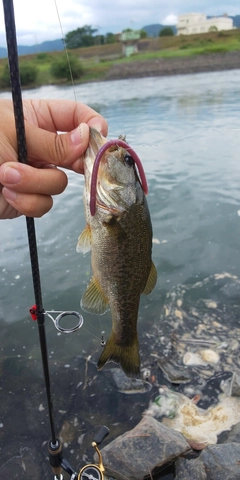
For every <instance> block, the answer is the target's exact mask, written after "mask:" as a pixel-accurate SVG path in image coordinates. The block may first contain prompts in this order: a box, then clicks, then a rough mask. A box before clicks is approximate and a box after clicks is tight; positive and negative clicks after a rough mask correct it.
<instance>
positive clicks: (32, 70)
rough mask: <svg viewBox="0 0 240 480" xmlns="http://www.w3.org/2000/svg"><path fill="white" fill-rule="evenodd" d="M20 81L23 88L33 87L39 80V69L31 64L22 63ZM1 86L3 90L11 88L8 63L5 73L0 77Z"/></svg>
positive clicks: (20, 65)
mask: <svg viewBox="0 0 240 480" xmlns="http://www.w3.org/2000/svg"><path fill="white" fill-rule="evenodd" d="M19 72H20V80H21V84H22V85H23V86H27V85H32V84H33V83H34V82H35V81H36V78H37V74H38V68H37V67H36V65H34V64H33V63H31V62H21V63H20V64H19ZM0 85H1V87H2V88H8V87H10V73H9V66H8V63H6V65H5V66H4V69H3V73H2V75H1V77H0Z"/></svg>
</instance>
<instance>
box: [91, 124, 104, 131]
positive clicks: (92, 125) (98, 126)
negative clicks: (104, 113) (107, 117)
mask: <svg viewBox="0 0 240 480" xmlns="http://www.w3.org/2000/svg"><path fill="white" fill-rule="evenodd" d="M91 128H95V130H97V131H98V132H99V133H101V132H102V125H101V123H98V122H96V123H92V124H91Z"/></svg>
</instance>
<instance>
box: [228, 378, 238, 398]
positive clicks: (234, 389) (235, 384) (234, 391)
mask: <svg viewBox="0 0 240 480" xmlns="http://www.w3.org/2000/svg"><path fill="white" fill-rule="evenodd" d="M230 395H232V396H233V397H240V375H238V373H236V372H234V373H233V376H232V381H231V386H230Z"/></svg>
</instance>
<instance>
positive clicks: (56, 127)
mask: <svg viewBox="0 0 240 480" xmlns="http://www.w3.org/2000/svg"><path fill="white" fill-rule="evenodd" d="M29 103H30V105H29ZM29 107H31V108H29ZM24 117H25V120H27V121H29V122H30V123H33V124H34V125H37V126H38V127H40V128H42V129H44V130H48V131H49V132H57V131H60V132H70V131H71V130H74V129H75V128H76V127H78V125H79V124H80V123H87V124H88V125H89V127H94V128H96V129H97V130H98V131H100V132H101V133H102V134H103V135H104V136H106V135H107V132H108V126H107V122H106V120H105V119H104V118H103V117H102V116H101V115H100V114H99V113H97V112H96V111H95V110H93V109H92V108H90V107H88V106H87V105H85V104H84V103H81V102H74V101H73V100H25V101H24Z"/></svg>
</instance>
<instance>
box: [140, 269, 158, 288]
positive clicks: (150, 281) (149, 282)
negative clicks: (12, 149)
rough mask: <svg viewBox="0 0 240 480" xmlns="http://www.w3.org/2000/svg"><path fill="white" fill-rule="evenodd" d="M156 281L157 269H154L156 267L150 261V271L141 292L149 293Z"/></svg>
mask: <svg viewBox="0 0 240 480" xmlns="http://www.w3.org/2000/svg"><path fill="white" fill-rule="evenodd" d="M156 282H157V270H156V267H155V265H154V263H153V262H152V266H151V270H150V273H149V275H148V279H147V283H146V285H145V288H144V290H143V292H142V293H144V295H148V294H149V293H151V291H152V290H153V289H154V287H155V285H156Z"/></svg>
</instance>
